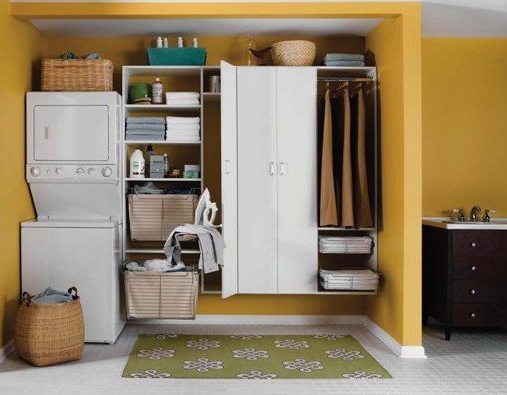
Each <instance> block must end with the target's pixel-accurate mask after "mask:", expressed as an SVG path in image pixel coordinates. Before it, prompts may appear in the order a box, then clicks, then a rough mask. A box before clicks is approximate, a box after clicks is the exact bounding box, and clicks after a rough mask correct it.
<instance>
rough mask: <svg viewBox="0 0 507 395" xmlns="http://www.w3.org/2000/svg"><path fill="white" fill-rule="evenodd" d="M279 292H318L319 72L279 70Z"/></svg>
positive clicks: (290, 68) (303, 68)
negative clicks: (317, 130) (317, 131)
mask: <svg viewBox="0 0 507 395" xmlns="http://www.w3.org/2000/svg"><path fill="white" fill-rule="evenodd" d="M276 92H277V93H276V97H277V102H276V108H277V114H276V119H277V127H276V129H277V139H278V143H277V146H278V218H279V220H278V293H312V292H316V291H317V271H318V268H317V257H318V250H317V247H318V246H317V244H318V243H317V240H318V235H317V180H316V179H317V133H316V125H317V119H316V117H317V71H316V69H315V68H311V67H278V68H277V89H276Z"/></svg>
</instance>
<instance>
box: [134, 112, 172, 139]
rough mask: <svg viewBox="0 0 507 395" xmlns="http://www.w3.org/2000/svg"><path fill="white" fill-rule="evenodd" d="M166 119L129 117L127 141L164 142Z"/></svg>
mask: <svg viewBox="0 0 507 395" xmlns="http://www.w3.org/2000/svg"><path fill="white" fill-rule="evenodd" d="M164 137H165V119H164V117H127V127H126V129H125V140H126V141H164Z"/></svg>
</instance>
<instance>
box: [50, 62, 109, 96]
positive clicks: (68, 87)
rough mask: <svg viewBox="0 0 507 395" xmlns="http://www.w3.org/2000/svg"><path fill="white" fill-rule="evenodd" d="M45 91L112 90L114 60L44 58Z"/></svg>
mask: <svg viewBox="0 0 507 395" xmlns="http://www.w3.org/2000/svg"><path fill="white" fill-rule="evenodd" d="M41 79H42V81H41V89H42V90H43V91H67V92H80V91H112V90H113V62H111V61H110V60H109V59H94V60H86V59H42V78H41Z"/></svg>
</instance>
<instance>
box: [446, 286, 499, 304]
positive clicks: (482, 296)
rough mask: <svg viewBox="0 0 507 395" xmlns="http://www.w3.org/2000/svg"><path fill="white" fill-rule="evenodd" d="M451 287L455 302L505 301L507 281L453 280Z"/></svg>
mask: <svg viewBox="0 0 507 395" xmlns="http://www.w3.org/2000/svg"><path fill="white" fill-rule="evenodd" d="M452 287H453V288H452V300H453V302H455V303H507V281H497V280H454V281H453V283H452Z"/></svg>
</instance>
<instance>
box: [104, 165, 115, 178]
mask: <svg viewBox="0 0 507 395" xmlns="http://www.w3.org/2000/svg"><path fill="white" fill-rule="evenodd" d="M111 174H113V171H112V170H111V168H110V167H104V168H103V169H102V175H103V176H104V177H110V176H111Z"/></svg>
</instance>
